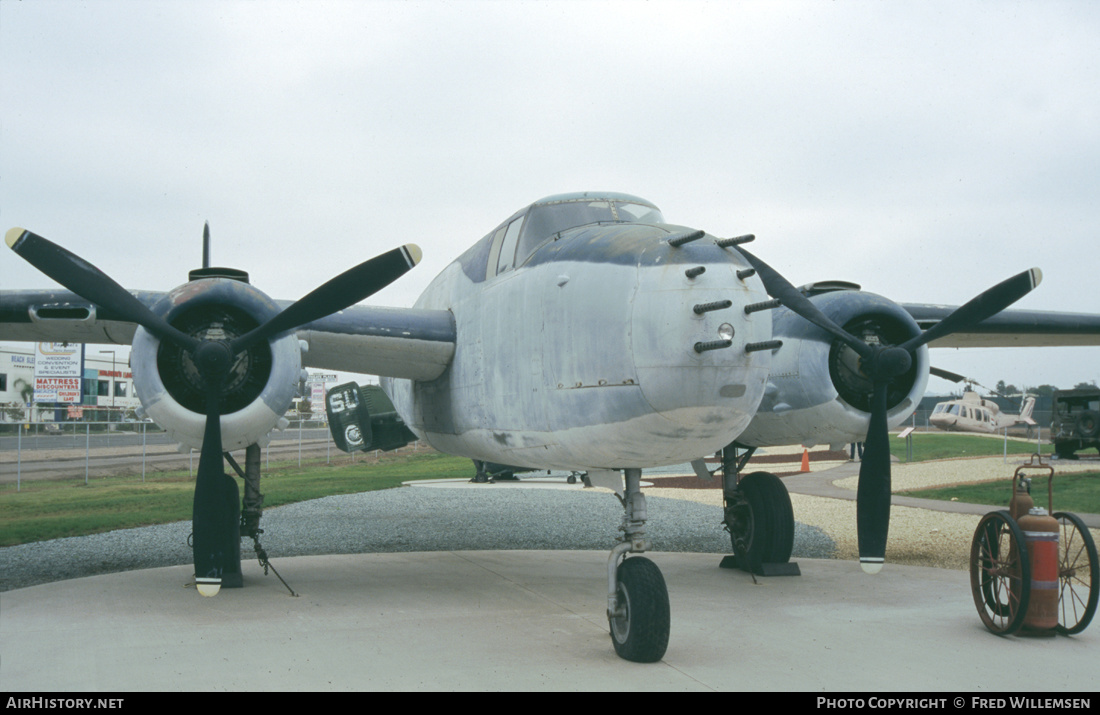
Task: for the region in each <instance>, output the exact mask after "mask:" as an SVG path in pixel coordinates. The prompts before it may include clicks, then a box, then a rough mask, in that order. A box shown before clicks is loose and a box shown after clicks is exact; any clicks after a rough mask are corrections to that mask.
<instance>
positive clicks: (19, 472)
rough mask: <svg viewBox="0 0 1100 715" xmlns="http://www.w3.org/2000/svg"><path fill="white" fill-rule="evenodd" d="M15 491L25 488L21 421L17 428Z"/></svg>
mask: <svg viewBox="0 0 1100 715" xmlns="http://www.w3.org/2000/svg"><path fill="white" fill-rule="evenodd" d="M15 434H16V437H15V460H16V463H15V491H19V490H20V489H22V488H23V485H22V480H23V423H22V422H20V423H19V426H18V427H17V428H16V430H15Z"/></svg>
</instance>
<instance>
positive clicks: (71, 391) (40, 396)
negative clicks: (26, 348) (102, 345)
mask: <svg viewBox="0 0 1100 715" xmlns="http://www.w3.org/2000/svg"><path fill="white" fill-rule="evenodd" d="M83 376H84V346H83V345H81V344H79V343H36V344H35V346H34V401H35V402H62V403H65V404H79V403H80V401H81V390H80V384H81V378H82V377H83Z"/></svg>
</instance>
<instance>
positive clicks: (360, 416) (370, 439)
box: [325, 382, 416, 452]
mask: <svg viewBox="0 0 1100 715" xmlns="http://www.w3.org/2000/svg"><path fill="white" fill-rule="evenodd" d="M325 410H326V411H327V412H328V425H329V430H330V431H331V432H332V441H333V442H335V443H336V447H337V448H338V449H341V450H343V451H345V452H361V451H365V450H370V449H380V450H382V451H383V452H388V451H390V450H391V449H399V448H401V447H404V446H405V445H407V444H409V443H410V442H415V441H416V435H415V434H414V433H413V431H412V430H410V429H409V428H408V427H406V426H405V421H404V420H403V419H401V416H400V415H399V414H397V410H396V409H395V408H394V406H393V402H391V401H390V398H389V397H388V396H387V395H386V393H385V392H384V391H383V390H382V388H381V387H379V386H377V385H357V384H356V383H354V382H349V383H346V384H344V385H337V386H336V387H334V388H332V389H331V390H329V391H328V393H327V394H326V395H325Z"/></svg>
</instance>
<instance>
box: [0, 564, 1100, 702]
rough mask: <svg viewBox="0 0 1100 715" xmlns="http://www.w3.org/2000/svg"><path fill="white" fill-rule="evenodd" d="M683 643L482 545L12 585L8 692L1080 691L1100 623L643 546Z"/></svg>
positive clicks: (945, 583) (594, 579)
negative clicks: (1066, 631) (1006, 615)
mask: <svg viewBox="0 0 1100 715" xmlns="http://www.w3.org/2000/svg"><path fill="white" fill-rule="evenodd" d="M648 556H649V558H652V560H653V561H655V562H656V563H657V564H658V565H659V566H660V567H661V569H662V571H663V573H664V575H665V579H666V581H667V582H668V585H669V594H670V599H671V603H672V635H671V638H670V642H669V647H668V652H667V654H666V656H665V658H664V660H663V661H662V662H660V663H655V664H648V665H639V664H636V663H628V662H626V661H623V660H620V659H619V658H618V657H617V656H616V655H615V653H614V650H613V649H612V646H611V641H610V638H609V636H608V629H607V620H606V617H605V615H604V609H605V608H606V563H607V554H606V553H605V552H591V551H470V552H429V553H398V554H367V555H347V556H309V557H297V558H284V559H281V560H280V561H279V564H278V566H279V572H280V573H281V574H282V576H283V577H284V578H285V579H286V580H287V581H288V582H289V583H290V585H291V586H292V587H293V588H294V589H295V590H297V591H298V592H299V594H300V595H299V597H297V598H295V597H292V596H291V595H290V594H289V593H288V591H287V590H286V588H284V586H283V585H282V584H281V583H280V582H279V580H278V579H277V578H275V576H274V575H271V576H267V577H265V576H264V575H263V573H262V571H261V569H260V567H259V566H258V565H257V564H256V563H255V562H249V563H247V564H245V567H244V570H245V582H246V585H245V588H243V589H223V590H222V592H221V594H219V595H218V596H217V597H215V598H210V599H207V598H202V597H200V596H199V595H198V594H197V593H196V592H195V590H194V588H193V587H190V586H188V583H189V581H190V580H191V569H190V567H187V566H178V567H170V568H160V569H150V570H146V571H133V572H127V573H116V574H109V575H103V576H93V577H89V578H83V579H76V580H71V581H62V582H57V583H52V584H47V585H43V586H35V587H32V588H26V589H20V590H15V591H8V592H6V593H3V594H0V599H2V601H0V604H2V606H0V682H3V684H4V688H5V690H7V691H48V692H56V691H70V690H86V691H145V690H157V691H159V690H183V691H200V690H202V691H208V690H250V691H252V690H412V689H416V690H628V691H629V690H642V691H646V690H766V691H775V690H788V691H822V690H824V691H856V690H858V691H884V690H885V691H900V690H905V691H976V690H988V691H1002V692H1007V691H1016V690H1019V689H1020V687H1021V681H1020V677H1021V675H1020V674H1021V673H1026V684H1025V685H1024V686H1023V687H1024V689H1026V690H1033V689H1034V690H1050V691H1062V692H1064V691H1067V690H1068V691H1078V690H1082V689H1089V688H1090V687H1091V686H1089V685H1088V684H1089V683H1094V682H1095V675H1096V663H1097V662H1098V656H1100V636H1098V635H1097V631H1096V629H1089V630H1086V631H1085V632H1084V633H1082V634H1080V635H1079V636H1076V637H1072V638H1067V637H1050V638H1020V637H1009V638H1001V637H997V636H994V635H992V634H991V633H989V632H988V631H986V629H985V628H984V626H982V624H981V621H980V620H979V618H978V614H977V612H976V610H975V608H974V605H973V602H972V600H971V595H970V585H969V576H968V574H967V573H965V572H962V571H948V570H940V569H931V568H921V567H903V566H891V565H888V566H887V568H886V569H885V570H884V571H883V573H881V574H880V575H878V576H875V577H870V576H866V575H864V574H862V573H861V572H860V571H859V566H858V565H857V564H855V563H852V562H839V561H819V560H809V559H804V560H800V561H799V565H800V566H801V569H802V576H799V577H777V578H771V579H763V578H759V579H758V580H759V581H760V584H759V585H754V584H753V582H752V580H751V578H750V577H749V576H748V575H747V574H744V573H742V572H740V571H729V570H723V569H719V568H718V567H717V563H718V560H719V557H717V556H715V555H712V554H671V553H654V554H648Z"/></svg>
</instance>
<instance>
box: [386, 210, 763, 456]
mask: <svg viewBox="0 0 1100 715" xmlns="http://www.w3.org/2000/svg"><path fill="white" fill-rule="evenodd" d="M676 230H677V228H676V227H666V226H649V225H639V224H625V225H608V226H602V225H601V226H594V227H593V226H589V227H582V228H580V229H574V230H571V231H566V232H563V233H562V234H561V235H560V236H558V237H555V238H554V239H552V240H549V241H547V242H546V243H545V244H543V245H542V246H541V247H540V248H539V249H538V250H536V251H535V252H534V254H533V255H532V256H530V258H529V259H528V260H527V261H525V262H524V263H523V264H522V265H520V266H518V267H517V268H515V269H514V270H508V271H505V272H503V273H501V274H499V275H496V276H491V277H486V278H484V280H477V279H478V278H481V274H480V272H479V271H478V270H477V268H476V267H475V268H474V269H471V265H470V260H463V259H460V260H459V261H458V262H456V263H454V264H452V265H451V266H450V267H448V268H447V269H446V270H444V271H443V273H441V274H440V275H439V276H438V277H437V278H436V279H435V281H433V282H432V284H431V285H430V286H429V287H428V289H427V290H426V291H425V293H424V294H423V295H422V296H421V298H420V300H419V301H418V302H417V306H416V307H418V308H433V309H443V310H449V311H451V312H452V313H453V315H454V319H455V332H456V335H457V338H458V340H457V343H456V347H455V354H454V358H453V360H452V362H451V365H450V366H449V367H448V369H447V370H446V371H445V372H444V374H443V375H442V376H441V377H439V378H438V379H436V380H432V381H430V382H413V381H410V380H401V379H394V380H387V381H384V382H383V385H384V387H386V388H387V390H388V391H389V392H390V393H391V395H392V398H393V400H394V404H395V406H396V407H397V409H398V411H399V412H400V413H401V414H402V415H403V416H404V417H405V419H406V422H407V423H408V425H409V427H411V428H412V430H413V431H414V432H416V433H417V434H418V435H420V436H421V438H423V439H425V440H426V441H427V442H428V443H429V444H431V445H432V446H433V447H435V448H437V449H439V450H440V451H443V452H447V453H450V454H459V455H463V456H467V457H470V458H472V459H478V460H485V461H491V462H498V463H504V464H512V465H516V466H528V467H536V468H556V469H590V468H611V469H615V468H624V467H653V466H660V465H666V464H676V463H682V462H685V461H690V460H692V459H697V458H698V457H700V456H701V455H704V454H709V453H713V452H715V451H717V450H719V449H721V448H722V447H724V446H725V445H727V444H729V443H730V442H731V441H732V440H733V439H734V438H735V437H736V436H737V435H738V434H740V433H741V432H742V431H743V430H744V429H745V427H746V426H747V425H748V424H749V422H750V421H751V420H752V418H753V415H754V414H755V412H756V410H757V407H758V405H759V404H760V401H761V398H762V397H763V394H764V388H765V385H766V383H767V380H768V373H769V368H770V365H771V352H770V351H769V350H762V351H755V352H746V351H745V345H746V343H752V342H761V341H766V340H768V339H769V338H770V337H771V327H772V321H771V316H770V315H769V314H768V313H766V312H765V313H754V314H746V313H745V311H744V310H743V307H744V306H745V305H747V304H750V303H754V302H759V301H764V300H767V295H766V294H765V292H764V290H763V287H762V286H761V284H760V282H759V280H758V279H757V278H755V277H746V279H744V280H742V279H741V278H739V277H738V276H737V275H736V273H737V271H738V270H744V269H745V268H747V267H748V265H747V263H746V262H745V261H744V259H743V258H742V257H741V255H740V254H739V253H737V252H736V250H733V249H724V248H721V247H719V246H717V245H715V243H714V240H713V238H711V237H704V238H703V239H701V240H698V241H696V242H693V243H689V244H687V245H684V246H680V247H673V246H670V245H669V244H668V243H667V238H668V236H669V235H670V234H671V233H673V232H675V231H676ZM487 238H488V237H487ZM476 248H477V247H476V246H475V249H476ZM475 249H472V250H471V252H468V254H469V255H473V256H475V257H476V256H478V255H484V253H485V252H484V251H482V252H481V253H480V254H479V252H478V251H477V250H475ZM469 255H468V256H467V257H466V258H469ZM696 266H705V268H706V271H705V272H704V273H702V274H701V275H698V276H695V277H689V276H688V275H687V269H689V268H692V267H696ZM471 276H473V277H471ZM722 300H732V302H733V305H732V306H731V307H729V308H726V309H720V310H714V311H709V312H703V313H701V314H700V313H696V312H695V311H694V307H695V306H696V305H700V304H705V303H709V302H713V301H722ZM731 328H732V332H733V338H732V340H733V344H732V345H731V346H730V347H727V348H722V349H716V350H709V351H704V352H698V351H697V350H696V349H695V345H696V343H700V342H708V341H716V340H719V339H720V335H728V334H729V332H730V329H731Z"/></svg>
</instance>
